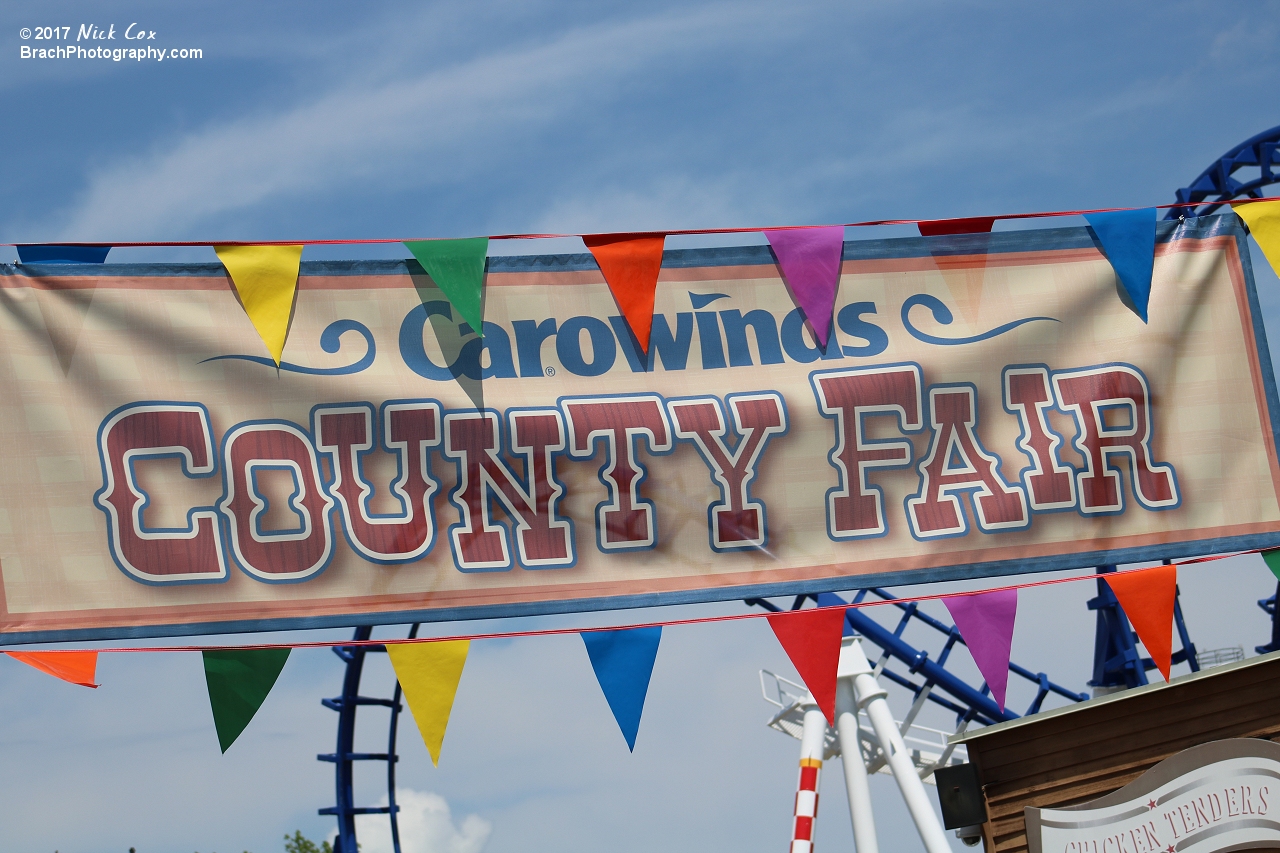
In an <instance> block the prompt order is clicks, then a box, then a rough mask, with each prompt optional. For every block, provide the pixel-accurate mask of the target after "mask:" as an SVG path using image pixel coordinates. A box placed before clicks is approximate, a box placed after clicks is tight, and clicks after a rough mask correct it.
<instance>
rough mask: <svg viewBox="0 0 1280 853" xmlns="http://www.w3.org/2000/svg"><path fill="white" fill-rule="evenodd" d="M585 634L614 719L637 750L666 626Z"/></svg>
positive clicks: (594, 667) (592, 665)
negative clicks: (638, 733) (659, 643)
mask: <svg viewBox="0 0 1280 853" xmlns="http://www.w3.org/2000/svg"><path fill="white" fill-rule="evenodd" d="M581 636H582V642H584V643H586V645H587V655H588V656H589V657H590V658H591V668H592V669H594V670H595V672H596V680H597V681H599V682H600V689H601V690H603V691H604V698H605V699H606V700H607V701H608V702H609V709H610V710H611V711H613V718H614V719H615V720H617V721H618V728H620V729H622V736H623V737H624V738H626V739H627V748H628V749H630V750H631V751H632V752H635V749H636V733H637V732H639V731H640V714H641V712H642V711H644V697H645V695H646V694H647V693H648V692H649V677H650V676H651V675H653V662H654V660H655V659H656V658H657V657H658V642H659V641H660V640H661V639H662V628H660V627H654V628H622V629H619V630H616V631H583V632H582V635H581Z"/></svg>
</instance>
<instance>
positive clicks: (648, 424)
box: [560, 394, 672, 551]
mask: <svg viewBox="0 0 1280 853" xmlns="http://www.w3.org/2000/svg"><path fill="white" fill-rule="evenodd" d="M560 405H561V408H562V409H563V411H564V413H565V417H566V419H567V421H568V427H569V452H570V453H571V454H572V455H573V456H574V457H575V458H578V459H590V458H591V457H592V456H594V455H595V452H596V442H597V441H603V442H604V445H605V462H604V464H603V465H601V466H600V480H601V482H603V483H604V484H605V486H606V487H607V488H608V490H609V498H608V500H606V501H602V502H601V503H599V504H597V505H596V543H597V545H598V547H599V548H600V550H602V551H621V550H633V549H637V548H651V547H653V545H654V544H656V543H657V541H658V525H657V519H656V518H654V514H653V504H652V503H651V502H650V501H647V500H644V499H643V498H641V497H640V485H641V484H642V483H643V482H644V478H645V473H646V472H645V469H644V467H643V466H641V465H640V463H639V462H638V461H637V458H636V457H637V455H638V451H637V449H636V445H637V444H638V443H639V441H640V439H641V438H644V440H645V442H646V443H647V444H648V446H649V452H650V453H669V452H670V451H671V447H672V445H671V427H670V424H668V422H667V411H666V408H665V407H664V406H663V405H662V400H661V399H660V398H658V397H657V396H655V395H643V394H638V395H635V396H628V397H576V398H569V399H564V400H561V401H560Z"/></svg>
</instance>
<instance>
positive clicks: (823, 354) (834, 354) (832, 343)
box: [782, 308, 844, 364]
mask: <svg viewBox="0 0 1280 853" xmlns="http://www.w3.org/2000/svg"><path fill="white" fill-rule="evenodd" d="M782 348H783V349H784V350H786V351H787V355H789V356H790V357H791V359H792V361H798V362H800V363H801V364H811V363H812V362H815V361H817V360H818V359H819V358H821V359H822V360H823V361H835V360H837V359H840V358H843V357H844V356H842V355H841V354H840V340H839V338H837V336H836V333H835V329H832V330H831V333H830V334H829V335H827V348H826V349H825V350H820V349H818V348H817V347H811V346H809V342H808V341H806V340H805V339H804V312H802V311H801V310H800V309H799V308H796V309H795V310H793V311H792V312H791V313H790V314H788V315H787V316H786V317H783V318H782Z"/></svg>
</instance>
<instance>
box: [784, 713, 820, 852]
mask: <svg viewBox="0 0 1280 853" xmlns="http://www.w3.org/2000/svg"><path fill="white" fill-rule="evenodd" d="M810 701H812V699H811V700H810ZM826 739H827V718H826V717H825V716H823V714H822V712H821V711H819V710H818V707H817V706H816V705H806V706H805V712H804V733H803V734H802V735H801V736H800V782H799V785H798V786H797V790H796V812H795V823H794V824H793V825H792V828H791V853H813V824H814V821H815V820H817V818H818V773H819V771H821V770H822V754H823V752H824V747H825V746H826Z"/></svg>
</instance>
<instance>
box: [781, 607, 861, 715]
mask: <svg viewBox="0 0 1280 853" xmlns="http://www.w3.org/2000/svg"><path fill="white" fill-rule="evenodd" d="M768 619H769V627H770V628H772V629H773V633H774V635H775V636H776V637H777V638H778V642H779V643H781V644H782V648H783V650H784V651H785V652H786V653H787V657H789V658H791V665H792V666H794V667H795V668H796V672H798V673H800V680H801V681H803V682H804V686H805V687H807V688H809V692H810V693H811V694H812V695H813V701H814V702H816V703H817V705H818V708H819V709H820V710H821V711H822V713H823V716H825V717H826V718H827V722H828V723H830V724H831V725H833V726H834V725H835V724H836V668H837V667H838V666H839V664H840V639H841V637H842V636H843V635H844V610H843V609H842V608H838V607H833V608H823V609H821V610H788V611H783V612H781V613H770V614H769V616H768Z"/></svg>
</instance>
